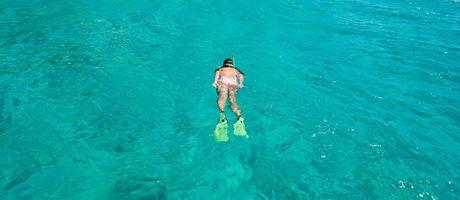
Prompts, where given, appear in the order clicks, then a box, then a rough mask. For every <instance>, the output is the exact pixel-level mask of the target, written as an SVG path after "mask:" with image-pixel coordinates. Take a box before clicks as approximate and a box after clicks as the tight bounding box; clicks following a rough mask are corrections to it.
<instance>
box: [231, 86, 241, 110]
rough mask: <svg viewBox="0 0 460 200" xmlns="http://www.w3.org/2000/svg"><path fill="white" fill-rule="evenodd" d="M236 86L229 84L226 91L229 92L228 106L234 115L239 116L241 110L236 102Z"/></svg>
mask: <svg viewBox="0 0 460 200" xmlns="http://www.w3.org/2000/svg"><path fill="white" fill-rule="evenodd" d="M237 91H238V87H237V86H233V85H232V86H229V89H228V92H229V93H230V97H229V99H230V107H231V108H232V110H233V112H234V113H235V114H236V117H238V118H239V117H240V116H241V111H240V109H239V108H238V104H237V103H236V95H237Z"/></svg>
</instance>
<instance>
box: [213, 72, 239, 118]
mask: <svg viewBox="0 0 460 200" xmlns="http://www.w3.org/2000/svg"><path fill="white" fill-rule="evenodd" d="M243 81H244V75H243V73H242V72H241V71H239V70H238V69H236V68H235V67H233V65H229V64H227V65H224V66H222V67H220V68H219V69H217V70H216V72H215V76H214V83H213V86H214V87H216V88H217V90H218V93H219V98H218V100H217V106H218V107H219V110H220V112H224V108H225V103H226V101H227V98H228V99H229V100H230V105H231V106H230V107H231V108H232V110H233V112H235V114H236V116H237V117H238V118H239V117H240V116H241V111H240V109H239V108H238V104H237V102H236V95H237V91H238V90H239V89H240V88H242V87H243Z"/></svg>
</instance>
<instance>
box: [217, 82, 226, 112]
mask: <svg viewBox="0 0 460 200" xmlns="http://www.w3.org/2000/svg"><path fill="white" fill-rule="evenodd" d="M218 90H219V98H218V99H217V107H219V110H220V112H224V109H225V102H226V101H227V93H228V86H227V85H226V84H222V83H220V84H219V86H218Z"/></svg>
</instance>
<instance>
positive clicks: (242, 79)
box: [238, 73, 244, 88]
mask: <svg viewBox="0 0 460 200" xmlns="http://www.w3.org/2000/svg"><path fill="white" fill-rule="evenodd" d="M238 78H239V79H240V84H239V85H238V87H240V88H242V87H243V86H244V85H243V82H244V75H243V74H242V73H239V74H238Z"/></svg>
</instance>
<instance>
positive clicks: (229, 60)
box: [224, 58, 233, 65]
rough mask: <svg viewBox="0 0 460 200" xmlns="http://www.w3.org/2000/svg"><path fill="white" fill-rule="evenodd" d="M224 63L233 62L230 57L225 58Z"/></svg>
mask: <svg viewBox="0 0 460 200" xmlns="http://www.w3.org/2000/svg"><path fill="white" fill-rule="evenodd" d="M226 64H233V60H232V59H231V58H227V59H225V60H224V65H226Z"/></svg>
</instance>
